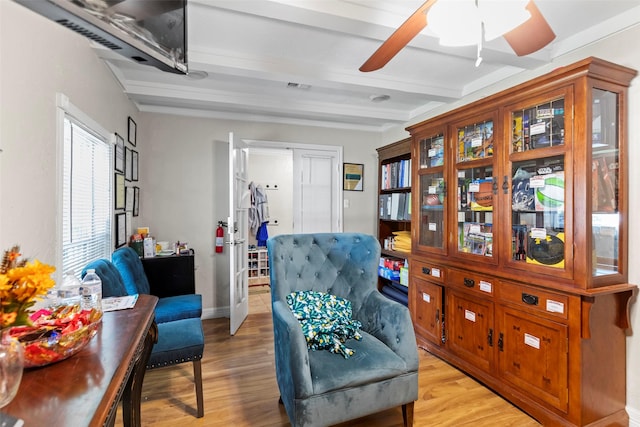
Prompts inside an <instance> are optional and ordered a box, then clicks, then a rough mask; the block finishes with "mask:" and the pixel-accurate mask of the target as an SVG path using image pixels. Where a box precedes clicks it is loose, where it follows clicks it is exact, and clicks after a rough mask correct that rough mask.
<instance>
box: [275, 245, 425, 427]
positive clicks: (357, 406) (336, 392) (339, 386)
mask: <svg viewBox="0 0 640 427" xmlns="http://www.w3.org/2000/svg"><path fill="white" fill-rule="evenodd" d="M267 249H268V253H269V265H270V269H271V272H270V274H271V292H272V309H273V310H272V311H273V330H274V344H275V362H276V379H277V382H278V387H279V389H280V396H281V400H282V403H283V404H284V407H285V409H286V412H287V415H288V416H289V420H290V421H291V425H292V426H293V427H298V426H328V425H332V424H337V423H340V422H343V421H347V420H350V419H355V418H359V417H362V416H365V415H369V414H373V413H376V412H380V411H383V410H386V409H389V408H393V407H397V406H402V414H403V418H404V425H405V426H411V425H412V424H413V405H414V401H415V400H417V398H418V350H417V346H416V339H415V334H414V331H413V324H412V322H411V317H410V315H409V311H408V309H407V308H406V307H404V306H403V305H401V304H399V303H396V302H394V301H391V300H390V299H388V298H386V297H384V296H383V295H382V294H381V293H380V292H378V289H377V282H378V279H377V272H378V263H379V259H380V244H379V243H378V241H377V239H375V238H374V237H372V236H368V235H363V234H355V233H337V234H299V235H279V236H275V237H272V238H271V239H269V240H268V242H267ZM294 291H320V292H326V293H330V294H333V295H336V296H338V297H342V298H345V299H347V300H349V301H351V304H352V309H353V318H354V319H356V320H359V321H360V322H361V323H362V328H361V333H362V335H363V339H362V340H361V341H356V340H349V341H347V343H346V345H347V346H348V347H349V348H352V349H354V350H355V354H354V355H353V356H351V357H349V358H348V359H345V358H344V357H342V356H341V355H338V354H333V353H330V352H329V351H326V350H317V351H310V350H308V349H307V344H306V341H305V337H304V336H303V334H302V329H301V327H300V324H299V323H298V320H296V318H295V317H294V316H293V313H292V312H291V310H290V308H289V306H288V305H287V302H286V296H287V295H288V294H290V293H291V292H294Z"/></svg>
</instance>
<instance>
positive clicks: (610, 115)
mask: <svg viewBox="0 0 640 427" xmlns="http://www.w3.org/2000/svg"><path fill="white" fill-rule="evenodd" d="M618 105H619V100H618V94H617V93H614V92H609V91H606V90H601V89H593V90H592V112H593V120H592V125H591V126H592V129H591V137H592V143H591V154H592V159H591V174H592V176H591V185H592V188H593V191H592V193H591V194H592V198H591V212H592V214H591V227H592V242H593V243H592V246H593V247H592V258H593V259H592V267H591V268H592V273H593V276H594V277H597V276H604V275H608V274H614V273H618V272H619V257H620V252H619V235H620V223H621V217H620V211H619V209H620V206H619V202H620V201H619V199H618V189H619V185H620V171H619V167H618V166H619V155H620V145H619V135H618V126H619V120H618V115H619V112H618Z"/></svg>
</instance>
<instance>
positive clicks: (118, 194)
mask: <svg viewBox="0 0 640 427" xmlns="http://www.w3.org/2000/svg"><path fill="white" fill-rule="evenodd" d="M114 188H115V195H114V198H113V199H114V206H113V207H114V209H116V210H118V209H124V207H125V203H126V200H125V189H124V175H123V174H121V173H115V174H114Z"/></svg>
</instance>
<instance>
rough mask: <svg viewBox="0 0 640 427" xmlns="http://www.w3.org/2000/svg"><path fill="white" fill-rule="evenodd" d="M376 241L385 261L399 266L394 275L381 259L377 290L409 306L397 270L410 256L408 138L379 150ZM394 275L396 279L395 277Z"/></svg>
mask: <svg viewBox="0 0 640 427" xmlns="http://www.w3.org/2000/svg"><path fill="white" fill-rule="evenodd" d="M377 151H378V164H379V171H380V173H379V176H378V198H379V212H378V240H379V241H380V245H381V246H382V255H383V258H384V259H387V260H390V261H391V263H390V264H391V265H395V266H398V269H397V270H396V271H397V272H396V273H393V269H389V267H388V265H389V263H387V266H386V267H385V266H384V261H383V260H382V259H381V263H382V264H383V265H382V266H381V268H382V270H381V271H380V273H381V274H380V275H379V281H378V288H379V289H380V291H381V292H383V293H384V294H385V295H386V296H387V297H389V298H391V299H393V300H396V301H399V302H401V303H402V304H405V305H407V304H408V280H407V284H401V283H400V276H399V274H400V268H399V266H402V267H404V264H405V261H406V260H408V259H409V257H410V256H411V207H412V202H411V179H412V178H411V177H412V169H411V165H412V160H411V138H407V139H404V140H402V141H398V142H395V143H393V144H389V145H387V146H384V147H381V148H378V150H377ZM396 275H397V277H396Z"/></svg>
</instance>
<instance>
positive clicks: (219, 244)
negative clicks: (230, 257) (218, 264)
mask: <svg viewBox="0 0 640 427" xmlns="http://www.w3.org/2000/svg"><path fill="white" fill-rule="evenodd" d="M223 247H224V230H223V229H222V221H218V228H216V253H218V254H220V253H222V248H223Z"/></svg>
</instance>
